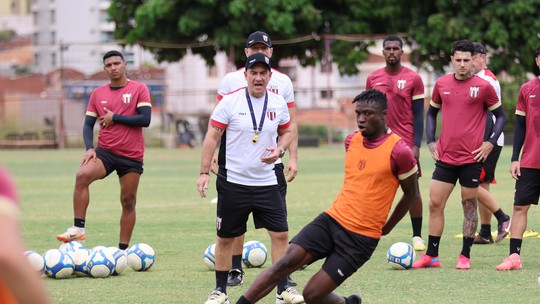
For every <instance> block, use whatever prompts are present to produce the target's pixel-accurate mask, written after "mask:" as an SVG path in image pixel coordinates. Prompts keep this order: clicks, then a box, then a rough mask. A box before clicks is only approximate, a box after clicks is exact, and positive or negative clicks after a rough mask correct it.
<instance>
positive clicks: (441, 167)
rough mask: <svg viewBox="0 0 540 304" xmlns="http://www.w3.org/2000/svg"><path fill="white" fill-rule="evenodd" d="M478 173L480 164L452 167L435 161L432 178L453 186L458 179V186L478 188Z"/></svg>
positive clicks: (480, 169)
mask: <svg viewBox="0 0 540 304" xmlns="http://www.w3.org/2000/svg"><path fill="white" fill-rule="evenodd" d="M480 172H482V164H481V163H472V164H466V165H462V166H454V165H450V164H447V163H443V162H441V161H436V162H435V171H433V176H432V178H433V179H434V180H438V181H441V182H445V183H449V184H452V185H455V184H456V181H457V180H458V179H459V184H460V185H461V186H463V187H466V188H478V185H479V184H480Z"/></svg>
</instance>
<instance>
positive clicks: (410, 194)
mask: <svg viewBox="0 0 540 304" xmlns="http://www.w3.org/2000/svg"><path fill="white" fill-rule="evenodd" d="M417 183H418V178H417V175H416V174H411V175H410V176H409V177H407V178H405V179H403V180H400V181H399V185H400V187H401V189H402V190H403V199H402V200H400V201H399V203H398V204H397V205H396V207H395V208H394V211H393V212H392V215H390V217H389V218H388V220H387V221H386V224H385V225H384V227H383V228H382V234H383V235H387V234H388V233H389V232H390V231H392V229H393V228H394V226H396V224H397V223H398V222H399V221H400V220H401V219H402V218H403V217H404V216H405V214H407V212H409V209H411V206H412V205H413V202H414V201H415V200H416V199H418V196H419V194H418V191H417V189H418V185H417Z"/></svg>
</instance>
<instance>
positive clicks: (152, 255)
mask: <svg viewBox="0 0 540 304" xmlns="http://www.w3.org/2000/svg"><path fill="white" fill-rule="evenodd" d="M155 261H156V252H155V251H154V249H153V248H152V247H151V246H150V245H148V244H145V243H139V244H135V245H133V246H131V248H129V250H128V253H127V264H128V265H129V267H131V268H132V269H133V270H135V271H145V270H148V269H150V268H151V267H152V266H153V265H154V263H155Z"/></svg>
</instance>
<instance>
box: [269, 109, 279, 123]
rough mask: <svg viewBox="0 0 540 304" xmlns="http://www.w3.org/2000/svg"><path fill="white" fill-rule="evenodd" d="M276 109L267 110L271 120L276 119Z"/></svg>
mask: <svg viewBox="0 0 540 304" xmlns="http://www.w3.org/2000/svg"><path fill="white" fill-rule="evenodd" d="M276 116H277V115H276V109H268V110H266V117H267V118H268V119H270V120H272V121H273V120H274V119H276Z"/></svg>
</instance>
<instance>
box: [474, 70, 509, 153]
mask: <svg viewBox="0 0 540 304" xmlns="http://www.w3.org/2000/svg"><path fill="white" fill-rule="evenodd" d="M476 76H478V77H480V78H482V79H484V80H486V81H487V82H489V83H490V84H491V86H492V87H493V88H494V89H495V93H497V96H498V97H499V101H501V102H502V99H501V85H500V84H499V81H498V80H497V79H494V78H493V77H491V76H489V75H486V70H485V69H482V70H480V71H479V72H478V73H476ZM491 117H492V118H493V123H495V121H496V120H497V118H495V115H493V116H491ZM497 146H500V147H503V146H504V132H501V135H500V136H499V138H497Z"/></svg>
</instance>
